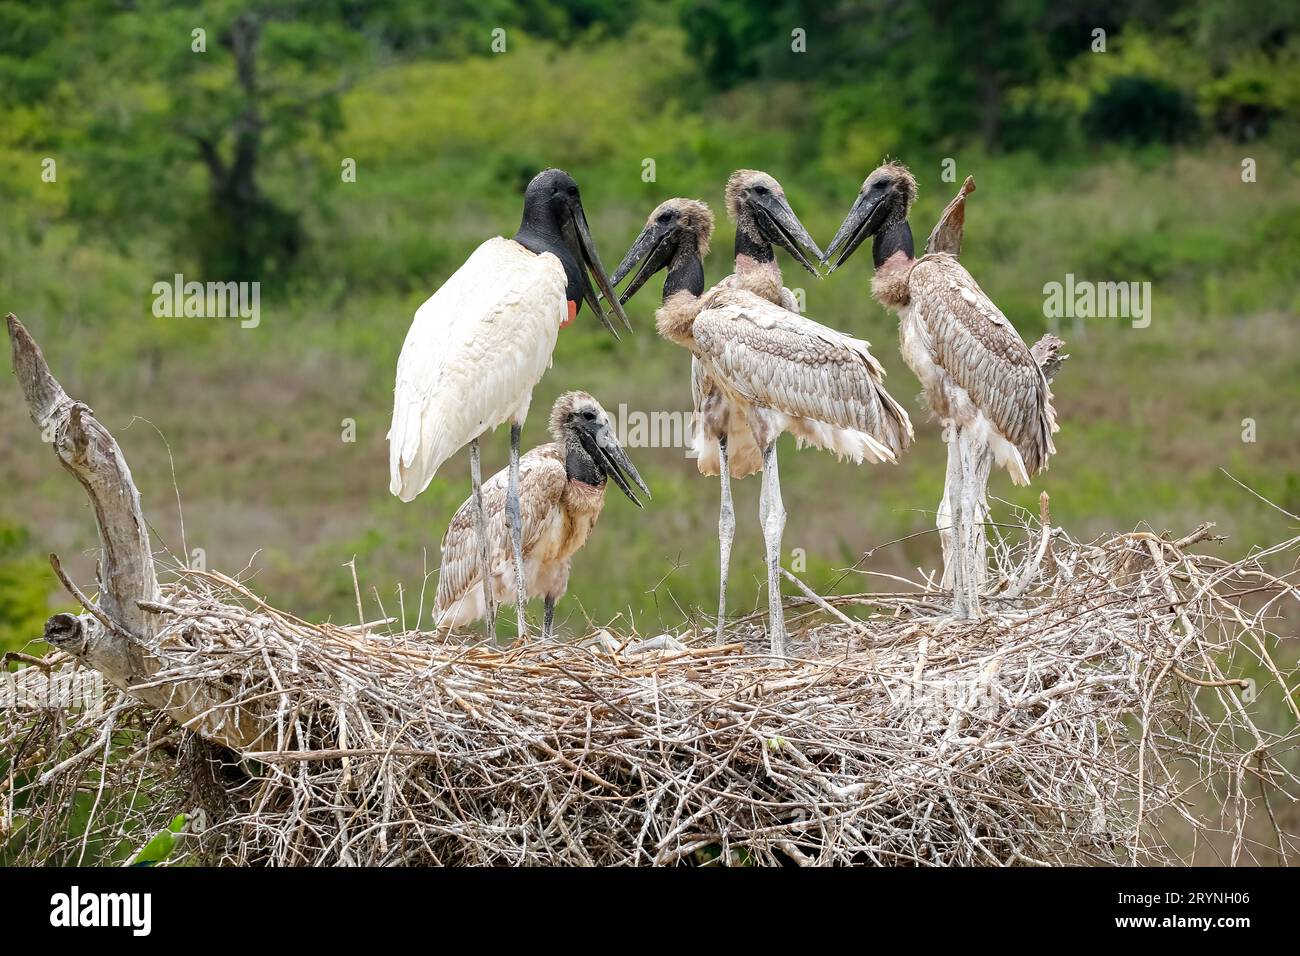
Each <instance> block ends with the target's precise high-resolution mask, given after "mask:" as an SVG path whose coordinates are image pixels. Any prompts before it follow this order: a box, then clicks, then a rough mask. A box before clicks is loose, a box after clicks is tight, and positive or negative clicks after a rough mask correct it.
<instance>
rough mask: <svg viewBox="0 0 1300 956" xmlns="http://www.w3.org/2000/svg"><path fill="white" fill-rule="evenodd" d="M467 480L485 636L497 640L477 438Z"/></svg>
mask: <svg viewBox="0 0 1300 956" xmlns="http://www.w3.org/2000/svg"><path fill="white" fill-rule="evenodd" d="M469 480H470V484H471V485H472V486H473V488H474V519H475V520H474V523H475V525H476V526H477V531H478V560H479V574H480V575H481V577H482V580H483V609H484V612H485V613H486V615H487V624H486V626H487V637H488V640H489V641H490V642H491V643H492V645H493V646H494V647H495V646H496V642H497V602H496V600H495V598H494V595H493V594H492V561H491V558H490V557H489V555H490V554H491V550H490V549H489V548H488V533H487V515H486V514H485V513H484V511H483V466H482V463H481V461H480V460H479V451H478V439H477V438H475V439H474V440H473V441H472V442H470V443H469Z"/></svg>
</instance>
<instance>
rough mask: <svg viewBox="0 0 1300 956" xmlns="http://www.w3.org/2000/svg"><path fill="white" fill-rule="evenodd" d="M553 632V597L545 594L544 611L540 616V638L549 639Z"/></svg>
mask: <svg viewBox="0 0 1300 956" xmlns="http://www.w3.org/2000/svg"><path fill="white" fill-rule="evenodd" d="M554 633H555V598H553V597H551V596H550V595H549V594H548V595H546V611H545V613H544V615H543V617H542V640H544V641H549V640H550V639H551V635H552V634H554Z"/></svg>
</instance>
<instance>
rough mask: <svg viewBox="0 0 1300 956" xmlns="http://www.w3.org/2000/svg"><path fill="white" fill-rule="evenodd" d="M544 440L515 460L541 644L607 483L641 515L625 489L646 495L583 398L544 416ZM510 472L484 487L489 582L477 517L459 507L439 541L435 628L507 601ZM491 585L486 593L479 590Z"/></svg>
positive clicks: (605, 421)
mask: <svg viewBox="0 0 1300 956" xmlns="http://www.w3.org/2000/svg"><path fill="white" fill-rule="evenodd" d="M550 424H551V437H552V438H553V439H554V441H552V442H549V443H548V444H545V445H539V446H537V447H536V448H534V449H532V450H531V451H529V452H528V453H527V454H526V455H524V456H523V457H522V458H520V459H519V479H518V481H519V485H518V487H519V507H520V515H521V521H520V522H519V525H518V527H519V528H520V536H521V538H522V552H523V561H524V592H525V594H526V595H527V597H529V598H534V597H538V596H541V597H542V598H544V599H545V608H546V610H545V616H544V618H543V623H542V637H543V639H545V638H549V637H550V636H551V633H552V630H553V627H554V617H555V602H556V601H558V600H559V599H560V598H561V597H562V596H563V595H564V592H565V590H566V588H567V587H568V583H569V564H570V560H571V559H572V557H573V555H574V553H575V552H577V551H578V549H579V548H581V547H582V546H583V545H584V544H586V542H587V537H588V536H589V535H590V534H591V530H592V528H593V527H594V526H595V524H596V519H597V518H599V517H600V512H601V509H602V508H603V507H604V505H605V487H606V482H607V479H609V478H613V479H614V483H615V484H617V485H618V486H619V488H621V489H622V491H623V494H625V495H627V496H628V498H629V499H631V501H632V503H633V504H635V505H636V506H637V507H638V508H640V507H641V506H642V505H641V502H640V501H639V500H638V499H637V497H636V494H635V492H633V490H632V488H631V486H630V485H629V484H628V482H629V480H630V481H632V482H634V483H635V484H636V486H637V487H638V488H640V489H641V490H642V491H643V492H645V493H646V495H647V497H648V496H649V494H650V489H649V488H647V487H646V484H645V482H644V481H642V480H641V476H640V475H639V474H637V470H636V467H635V466H634V465H633V464H632V461H631V459H630V458H628V456H627V452H625V451H624V450H623V448H622V446H620V445H619V443H618V440H617V439H616V438H615V437H614V430H613V428H612V427H611V425H610V421H609V415H607V414H606V412H605V410H604V409H603V408H601V407H600V403H599V402H597V401H596V400H595V399H594V398H592V397H591V396H590V395H588V394H587V393H586V392H567V393H565V394H564V395H561V396H560V397H559V399H558V400H556V402H555V405H554V407H553V408H552V409H551V423H550ZM507 472H508V469H504V468H503V469H502V470H501V471H499V472H497V473H496V474H495V475H493V476H492V477H491V478H489V479H488V480H487V481H486V482H485V483H484V484H483V491H482V501H483V507H484V509H485V511H486V512H487V527H488V536H487V540H488V568H489V571H488V574H487V576H486V578H485V576H484V574H483V565H482V562H481V560H480V556H479V552H478V541H479V538H478V533H477V530H476V524H477V520H478V516H477V510H476V507H475V502H474V499H473V498H469V499H466V501H465V503H464V504H462V505H461V506H460V508H459V509H458V510H457V511H456V514H455V515H454V516H453V517H452V519H451V524H450V525H449V526H448V527H447V533H446V535H444V536H443V539H442V569H441V571H440V572H439V576H438V598H437V611H436V619H437V622H438V626H439V627H445V628H453V627H460V626H462V625H465V624H470V623H472V622H474V621H477V620H478V619H479V618H481V617H483V616H484V615H485V614H486V613H487V608H488V606H489V602H491V601H493V600H495V601H498V602H500V601H508V600H509V599H510V591H511V588H510V579H511V578H512V577H513V573H512V571H513V569H512V563H511V562H512V551H513V547H512V545H511V544H509V543H507V537H506V532H507V526H506V517H507V512H506V496H507V493H508V490H509V482H510V476H509V475H508V473H507ZM485 580H486V581H488V582H489V583H490V586H489V587H486V588H485V587H484V581H485Z"/></svg>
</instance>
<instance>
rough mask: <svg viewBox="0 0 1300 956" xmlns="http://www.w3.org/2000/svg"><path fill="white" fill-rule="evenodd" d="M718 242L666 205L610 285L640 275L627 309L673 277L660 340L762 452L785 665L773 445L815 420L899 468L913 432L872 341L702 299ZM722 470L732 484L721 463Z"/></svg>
mask: <svg viewBox="0 0 1300 956" xmlns="http://www.w3.org/2000/svg"><path fill="white" fill-rule="evenodd" d="M712 232H713V213H712V212H711V211H710V210H709V207H708V206H707V205H705V204H704V203H702V202H698V201H696V200H691V199H670V200H668V201H667V202H665V203H662V204H661V205H660V206H659V207H658V208H656V209H655V211H654V212H653V213H651V214H650V218H649V220H648V221H647V222H646V225H645V228H644V229H643V230H642V231H641V234H640V235H639V236H638V237H637V239H636V241H635V242H634V243H633V245H632V248H631V249H630V250H628V253H627V255H626V256H625V257H624V258H623V261H622V262H621V263H620V264H619V266H618V268H617V269H616V270H615V272H614V275H615V278H616V280H617V279H621V278H622V277H623V276H625V275H626V274H627V273H628V272H630V271H631V270H632V269H633V268H636V267H637V266H638V264H639V266H640V268H639V269H638V270H637V273H636V275H635V276H634V277H633V278H632V281H631V282H629V283H628V286H627V288H626V289H625V290H624V292H623V301H625V302H626V301H627V299H628V298H630V297H631V296H632V295H633V294H635V293H636V291H637V290H638V289H639V288H640V287H641V286H642V285H643V284H644V283H645V282H646V280H647V279H649V278H650V276H652V275H654V274H655V273H656V272H658V271H659V270H661V269H666V270H667V273H668V274H667V276H666V278H665V279H664V286H663V306H662V307H661V308H660V309H659V310H658V312H657V313H656V314H655V324H656V326H657V328H658V330H659V334H660V335H662V336H663V337H664V338H666V339H668V340H669V341H671V342H675V343H676V344H678V345H681V346H683V347H684V348H687V349H689V350H690V351H691V353H692V354H693V355H694V356H695V358H696V359H697V360H698V362H699V364H700V368H701V370H702V372H703V373H704V374H705V375H707V376H708V379H709V380H710V381H711V382H712V383H713V384H714V385H715V387H716V388H717V389H719V390H720V392H721V393H722V395H723V397H724V398H725V401H723V402H720V403H718V405H717V407H716V408H714V409H709V408H705V409H703V410H702V411H703V413H704V414H705V415H706V416H707V415H709V414H717V415H725V416H727V420H725V421H717V422H715V423H714V426H712V427H716V428H717V429H718V430H719V431H720V433H721V434H722V435H724V436H730V435H732V434H733V431H732V426H733V424H734V425H736V426H738V427H739V421H738V420H737V419H738V417H739V416H743V421H744V425H745V426H746V427H748V429H749V431H750V432H751V439H752V441H753V442H754V444H755V446H756V447H757V448H758V449H759V450H760V451H761V462H762V471H763V490H762V494H761V497H760V512H759V517H760V521H761V523H762V527H763V538H764V542H765V545H766V551H767V572H768V576H767V581H768V616H769V626H768V635H769V638H770V641H771V647H772V654H773V655H774V656H777V657H784V656H785V655H786V631H785V615H784V610H783V608H782V604H781V582H780V560H781V534H782V531H783V530H784V527H785V518H786V513H785V506H784V505H783V503H782V501H781V484H780V478H779V474H778V469H777V456H776V441H777V439H778V438H779V437H780V436H781V435H782V433H784V432H787V431H789V432H792V433H794V434H796V435H800V434H801V429H804V428H806V427H808V426H806V424H805V423H809V422H811V423H814V424H820V425H822V426H823V427H825V428H828V429H844V430H849V431H852V432H854V433H857V434H860V435H862V436H863V438H862V439H861V440H862V442H863V445H864V448H865V449H866V450H865V451H864V455H865V454H867V453H868V451H869V453H870V457H871V458H872V460H876V461H895V460H896V459H897V457H898V455H899V454H901V453H902V451H903V450H904V449H905V448H907V446H908V444H909V443H910V441H911V438H912V424H911V422H910V421H909V420H908V417H907V412H905V411H904V410H903V407H902V406H901V405H899V404H898V402H896V401H895V400H894V399H893V398H892V397H891V396H890V395H889V393H888V392H886V391H885V388H884V385H883V382H882V380H883V378H884V370H883V369H882V368H881V367H880V363H878V362H877V361H876V360H875V358H874V357H873V356H872V355H871V352H870V351H869V343H867V342H864V341H862V340H861V339H855V338H851V337H850V336H847V335H844V334H843V333H840V332H837V331H835V330H834V329H830V328H827V327H826V326H824V325H820V324H819V323H817V322H814V321H812V320H811V319H807V318H804V317H803V316H802V315H799V314H798V313H797V312H793V311H790V310H788V309H785V308H782V307H781V306H779V305H777V304H775V303H773V302H770V301H768V300H767V299H765V298H762V297H761V296H758V295H755V294H754V293H753V292H750V291H749V290H747V289H744V288H737V287H735V286H734V285H732V284H719V285H718V286H715V287H714V288H713V289H711V290H709V292H708V293H705V292H704V266H703V258H704V256H705V255H706V254H707V252H708V244H709V239H710V237H711V235H712ZM728 443H729V442H728ZM826 447H829V446H826ZM723 454H724V455H725V451H724V453H723ZM719 470H720V473H721V474H722V475H724V476H725V475H727V474H728V472H729V470H730V469H729V468H728V467H727V465H726V464H725V458H724V459H723V462H722V466H721V467H720V469H719ZM724 500H725V499H724ZM719 632H721V621H720V622H719Z"/></svg>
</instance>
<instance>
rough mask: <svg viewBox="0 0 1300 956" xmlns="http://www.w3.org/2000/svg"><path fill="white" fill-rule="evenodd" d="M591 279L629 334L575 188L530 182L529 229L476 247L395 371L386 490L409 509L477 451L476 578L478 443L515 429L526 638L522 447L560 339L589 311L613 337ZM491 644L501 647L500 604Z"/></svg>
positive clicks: (515, 533) (425, 315)
mask: <svg viewBox="0 0 1300 956" xmlns="http://www.w3.org/2000/svg"><path fill="white" fill-rule="evenodd" d="M588 272H590V273H591V278H592V279H594V280H595V284H596V286H597V287H598V288H599V289H600V291H601V292H602V293H603V294H604V296H605V298H606V300H607V301H608V302H609V303H610V307H611V309H612V311H613V312H614V314H615V315H617V316H618V318H619V319H621V320H622V321H623V323H624V324H625V325H627V327H628V328H629V329H630V328H631V324H630V323H628V320H627V315H626V314H625V313H624V312H623V309H622V307H621V305H620V303H619V302H618V301H617V300H616V299H615V297H614V292H613V287H612V286H611V284H610V282H609V278H608V276H607V275H606V273H605V268H604V266H603V265H601V262H600V256H599V255H598V254H597V252H596V245H595V242H593V240H592V238H591V230H590V228H589V227H588V226H587V217H586V214H585V212H584V211H583V208H582V200H581V197H580V196H579V193H578V184H577V183H576V182H574V181H573V178H572V177H571V176H569V174H568V173H566V172H564V171H563V170H560V169H547V170H544V171H543V172H540V173H538V174H537V175H536V176H535V177H533V180H532V182H530V183H529V184H528V188H527V189H526V190H525V192H524V211H523V218H522V221H521V222H520V225H519V231H518V232H516V233H515V235H514V237H513V238H511V239H503V238H500V237H497V238H494V239H489V240H487V242H485V243H483V244H482V245H481V246H479V247H478V249H476V250H475V251H474V253H473V255H471V256H470V257H469V259H468V260H466V262H465V264H464V265H463V266H461V267H460V268H459V269H457V270H456V272H455V273H453V274H452V276H451V278H449V279H448V280H447V281H446V282H445V283H444V284H443V286H442V288H440V289H439V290H438V291H437V292H435V293H434V294H433V295H432V296H430V297H429V298H428V299H427V300H426V301H425V303H424V304H423V305H422V306H420V308H419V309H418V310H417V311H416V313H415V319H414V321H412V323H411V328H410V331H408V332H407V333H406V343H405V344H404V345H403V346H402V354H401V357H400V358H399V359H398V361H397V385H396V387H395V388H394V394H393V424H392V427H391V428H390V429H389V432H388V441H389V471H390V481H389V490H390V491H391V492H392V493H393V494H395V495H397V496H398V497H399V498H401V499H402V500H403V501H410V500H411V499H413V498H414V497H415V496H416V495H418V494H419V493H420V492H421V491H423V490H424V489H425V488H426V487H428V485H429V482H430V481H431V480H432V479H433V476H434V475H435V474H436V473H437V471H438V468H439V467H441V465H442V463H443V462H444V461H446V460H447V459H448V458H450V457H451V456H452V455H453V454H455V453H456V452H457V451H458V450H459V449H460V448H462V447H463V446H464V445H465V444H467V443H468V444H469V446H470V477H471V481H472V483H473V489H474V494H473V498H474V502H475V513H476V515H475V516H476V521H477V526H478V541H479V559H480V564H481V567H480V573H481V574H482V575H483V577H484V578H485V579H486V578H487V577H488V576H489V575H490V574H491V566H490V553H489V541H488V532H487V518H486V515H485V513H484V510H483V495H482V480H481V470H480V463H479V445H478V441H479V437H480V436H481V435H482V434H483V433H484V432H486V431H488V430H489V429H495V428H496V427H497V426H498V425H501V424H504V423H505V422H510V467H509V485H508V489H507V492H506V502H505V514H506V519H507V521H508V522H509V527H510V531H511V538H512V542H513V550H514V573H515V582H514V583H515V597H516V602H515V603H516V608H517V613H518V622H519V633H520V636H524V635H526V634H527V623H526V621H525V619H524V604H525V579H524V573H523V540H522V527H521V523H520V511H519V438H520V433H521V430H522V428H523V423H524V418H525V417H526V416H527V414H528V405H529V402H530V401H531V399H532V393H533V387H534V386H535V385H536V384H537V383H538V382H539V381H540V380H541V378H542V375H543V374H544V373H545V372H546V369H547V368H548V367H549V366H550V364H551V353H552V352H553V351H554V349H555V342H556V339H557V337H558V335H559V331H560V329H561V328H563V327H564V326H566V325H568V324H569V323H570V322H572V321H573V319H574V317H575V316H576V315H577V314H578V311H579V310H580V309H581V308H582V303H583V302H584V301H585V302H586V303H587V304H588V305H590V306H591V309H592V311H593V312H594V313H595V314H596V316H597V317H598V318H599V319H600V320H601V322H602V323H603V324H604V325H605V328H607V329H609V331H610V332H611V333H613V334H614V337H615V338H617V337H618V332H617V330H616V329H615V328H614V325H613V324H612V323H611V322H610V320H609V318H608V317H607V316H606V315H605V313H604V312H603V311H602V310H601V307H600V304H599V302H598V300H597V297H596V291H595V289H593V288H592V283H591V281H589V279H588ZM487 600H488V605H489V606H488V607H487V608H486V615H487V618H488V633H489V635H490V636H491V637H492V639H493V642H494V643H495V639H496V621H495V613H494V608H493V607H492V603H493V598H492V595H491V594H490V593H489V594H488V598H487Z"/></svg>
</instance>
